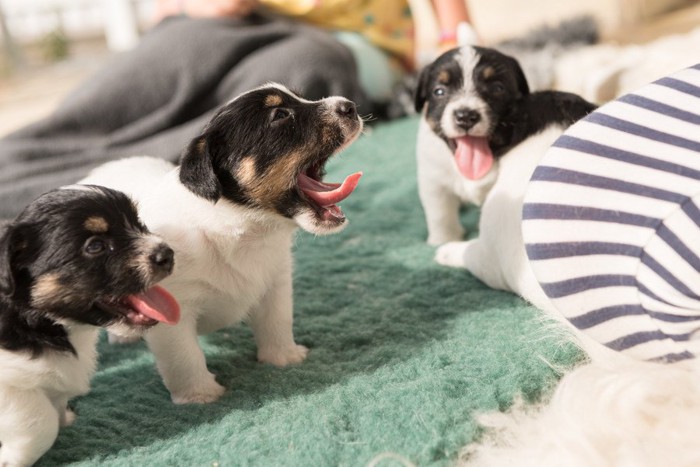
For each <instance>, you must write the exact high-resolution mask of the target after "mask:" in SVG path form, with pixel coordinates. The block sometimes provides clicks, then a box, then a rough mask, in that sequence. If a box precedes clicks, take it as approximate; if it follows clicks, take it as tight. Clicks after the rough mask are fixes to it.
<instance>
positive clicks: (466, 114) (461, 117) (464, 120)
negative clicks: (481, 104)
mask: <svg viewBox="0 0 700 467" xmlns="http://www.w3.org/2000/svg"><path fill="white" fill-rule="evenodd" d="M454 121H455V125H456V126H458V127H459V128H461V129H463V130H469V129H471V128H472V127H473V126H474V125H476V124H477V123H479V122H480V121H481V114H480V113H479V112H477V111H476V110H472V109H457V110H455V111H454Z"/></svg>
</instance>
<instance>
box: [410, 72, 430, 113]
mask: <svg viewBox="0 0 700 467" xmlns="http://www.w3.org/2000/svg"><path fill="white" fill-rule="evenodd" d="M429 68H430V66H426V67H424V68H423V69H422V70H421V72H420V75H419V76H418V85H417V86H416V90H415V92H414V93H413V105H414V106H415V108H416V112H418V113H420V112H421V110H423V105H425V101H426V100H427V99H428V84H429V83H428V81H429V79H430V70H429Z"/></svg>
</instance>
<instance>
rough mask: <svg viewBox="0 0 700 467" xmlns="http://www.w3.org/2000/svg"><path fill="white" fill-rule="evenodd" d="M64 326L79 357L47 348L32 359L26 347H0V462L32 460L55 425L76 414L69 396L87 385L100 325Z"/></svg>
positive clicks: (5, 465)
mask: <svg viewBox="0 0 700 467" xmlns="http://www.w3.org/2000/svg"><path fill="white" fill-rule="evenodd" d="M66 331H67V332H68V338H69V340H70V342H71V344H72V345H73V347H74V348H75V350H76V352H77V354H78V356H77V357H76V356H75V355H73V354H72V353H68V352H45V353H44V354H42V355H41V356H39V357H37V358H31V355H30V354H27V353H26V352H22V353H18V352H11V351H8V350H3V349H0V374H1V375H2V376H1V377H0V439H1V440H2V447H0V466H2V467H15V466H26V465H31V464H33V463H34V462H36V461H37V460H38V459H39V457H40V456H41V455H42V454H44V453H45V452H46V451H47V450H48V449H49V448H50V447H51V445H52V444H53V443H54V441H55V440H56V436H57V435H58V429H59V427H62V426H67V425H70V424H71V423H72V422H73V420H74V419H75V414H74V413H73V412H72V411H71V410H70V409H68V406H67V404H68V400H69V399H72V398H73V397H75V396H79V395H82V394H86V393H87V392H88V391H89V389H90V379H91V377H92V375H93V374H94V372H95V364H96V361H97V351H96V343H97V337H98V333H99V329H98V328H96V327H93V326H86V325H80V326H78V325H66Z"/></svg>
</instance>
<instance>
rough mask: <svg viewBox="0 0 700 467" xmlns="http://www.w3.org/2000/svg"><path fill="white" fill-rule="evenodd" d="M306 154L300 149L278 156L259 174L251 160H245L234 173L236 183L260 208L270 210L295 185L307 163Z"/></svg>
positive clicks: (249, 158) (250, 158)
mask: <svg viewBox="0 0 700 467" xmlns="http://www.w3.org/2000/svg"><path fill="white" fill-rule="evenodd" d="M308 152H309V150H304V149H301V150H298V151H296V152H293V153H291V154H288V155H286V156H280V157H279V158H278V159H277V161H276V162H275V163H273V164H272V165H270V166H269V167H267V168H266V169H265V171H264V172H263V173H260V174H258V173H257V171H256V170H255V162H254V160H253V158H252V157H248V158H245V159H243V160H242V161H241V163H240V165H239V168H238V171H237V172H236V175H237V179H238V183H240V184H241V186H243V187H244V188H245V189H246V191H247V192H248V195H249V196H251V197H252V198H253V199H255V200H256V201H257V202H258V203H259V204H260V205H261V206H263V207H268V208H272V207H274V206H275V204H276V203H277V201H278V200H279V199H280V197H281V196H282V194H284V193H285V192H286V191H288V190H290V189H291V188H293V187H294V186H295V185H296V183H297V180H296V177H297V174H298V172H299V170H300V168H301V167H302V166H303V165H304V164H306V163H308V159H307V157H306V154H308Z"/></svg>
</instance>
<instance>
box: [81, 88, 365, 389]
mask: <svg viewBox="0 0 700 467" xmlns="http://www.w3.org/2000/svg"><path fill="white" fill-rule="evenodd" d="M361 130H362V120H361V119H360V118H359V117H358V115H357V112H356V110H355V105H354V104H353V103H352V102H350V101H348V100H347V99H344V98H341V97H330V98H326V99H322V100H320V101H314V102H311V101H308V100H304V99H302V98H300V97H299V96H296V95H295V94H293V93H291V92H290V91H288V90H287V89H286V88H284V87H283V86H280V85H267V86H263V87H261V88H258V89H254V90H252V91H249V92H247V93H244V94H242V95H240V96H238V97H236V98H235V99H234V100H232V101H231V102H229V103H228V104H226V105H225V106H223V107H222V108H221V109H220V110H219V112H218V113H217V114H216V115H215V116H214V117H213V118H212V120H211V121H210V122H209V124H208V125H207V126H206V128H205V129H204V131H203V132H202V134H201V135H200V136H198V137H197V138H195V139H194V140H193V141H192V142H191V143H190V144H189V146H188V148H187V149H186V150H185V152H184V154H183V157H182V160H181V165H180V166H179V167H173V166H172V165H171V164H168V163H166V162H163V161H161V160H158V159H153V158H148V157H140V158H131V159H126V160H123V161H117V162H113V163H110V164H107V165H105V166H103V167H101V168H98V169H97V170H96V171H95V172H93V173H92V174H91V175H90V176H89V177H88V179H87V180H86V181H87V182H88V183H97V184H100V185H107V186H111V187H114V188H118V189H120V190H123V191H125V192H127V193H129V194H131V195H132V196H133V197H134V198H135V199H137V200H138V202H139V209H140V214H141V216H142V218H143V219H144V221H145V222H146V225H148V227H149V228H150V229H151V230H153V231H154V232H157V233H158V234H160V235H162V236H163V237H164V238H165V239H166V240H167V241H168V243H169V244H170V245H171V246H172V247H173V249H174V250H175V252H176V255H177V258H178V263H177V266H176V268H175V271H174V273H173V275H172V276H171V277H170V278H168V280H167V281H166V283H165V284H166V286H167V287H168V289H169V290H171V291H172V292H173V294H174V295H175V297H176V298H177V299H178V301H179V302H180V304H181V306H182V309H183V316H182V320H181V321H180V323H179V324H178V325H177V326H174V327H165V326H162V327H160V326H159V327H157V328H156V329H154V330H153V332H151V333H149V334H148V335H147V336H146V341H147V342H148V345H149V347H150V348H151V350H152V351H153V353H154V354H155V358H156V362H157V366H158V370H159V371H160V374H161V375H162V377H163V381H164V383H165V385H166V386H167V388H168V389H169V390H170V393H171V396H172V399H173V401H174V402H175V403H192V402H194V403H207V402H211V401H214V400H216V399H217V398H218V397H219V396H221V394H222V393H223V391H224V388H223V387H222V386H220V385H219V384H218V383H217V382H216V380H215V378H214V375H212V374H211V373H210V372H209V371H208V370H207V366H206V362H205V358H204V354H203V353H202V350H201V348H200V347H199V344H198V342H197V335H198V334H206V333H209V332H213V331H216V330H217V329H220V328H222V327H225V326H230V325H232V324H235V323H237V322H239V321H241V320H243V319H247V320H248V322H249V324H250V326H251V327H252V330H253V333H254V336H255V341H256V343H257V346H258V360H260V361H262V362H268V363H272V364H274V365H277V366H285V365H289V364H292V363H299V362H301V361H303V360H304V358H305V357H306V354H307V352H308V349H307V348H306V347H304V346H301V345H297V344H296V343H295V342H294V337H293V334H292V255H291V246H292V240H293V234H294V232H295V230H296V228H297V226H300V227H302V228H303V229H304V230H307V231H309V232H312V233H315V234H328V233H333V232H338V231H340V230H341V229H342V228H343V227H345V225H346V219H345V215H344V214H343V211H341V209H340V208H339V207H338V206H337V203H339V202H340V201H342V200H343V199H345V198H346V197H347V196H349V195H350V193H351V192H352V191H353V190H354V188H355V186H356V185H357V182H358V179H359V178H360V175H361V174H359V173H357V174H353V175H350V176H348V177H347V178H346V179H345V181H344V182H343V183H342V184H336V183H326V182H323V181H322V178H323V174H324V166H325V164H326V162H327V161H328V159H329V158H330V157H331V156H332V155H333V154H335V153H337V152H339V151H341V150H342V149H344V148H345V147H346V146H347V145H349V144H350V143H351V142H352V141H353V140H354V139H355V138H356V137H357V136H358V135H359V134H360V131H361Z"/></svg>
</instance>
